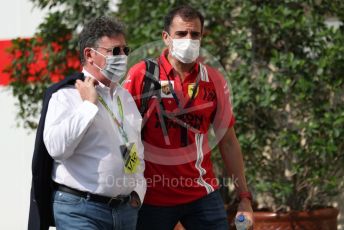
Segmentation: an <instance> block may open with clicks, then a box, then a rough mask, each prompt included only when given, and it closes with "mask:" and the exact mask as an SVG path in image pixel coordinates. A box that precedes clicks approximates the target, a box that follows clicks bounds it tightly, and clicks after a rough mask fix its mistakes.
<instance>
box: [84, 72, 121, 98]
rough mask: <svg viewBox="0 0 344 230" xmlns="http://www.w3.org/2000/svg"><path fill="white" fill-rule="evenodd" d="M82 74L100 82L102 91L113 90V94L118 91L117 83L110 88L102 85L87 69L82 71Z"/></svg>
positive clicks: (99, 85)
mask: <svg viewBox="0 0 344 230" xmlns="http://www.w3.org/2000/svg"><path fill="white" fill-rule="evenodd" d="M82 73H83V74H84V75H85V77H91V78H94V79H96V80H97V82H98V87H100V88H101V89H107V90H111V91H113V92H115V91H116V88H117V85H118V84H116V83H111V85H110V87H108V86H106V85H104V84H103V83H101V82H100V81H98V79H97V78H95V77H94V76H93V75H92V74H90V73H89V72H88V71H87V70H86V69H85V68H83V69H82Z"/></svg>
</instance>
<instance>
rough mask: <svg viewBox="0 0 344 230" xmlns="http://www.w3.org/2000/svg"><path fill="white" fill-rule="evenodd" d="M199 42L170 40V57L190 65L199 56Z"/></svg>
mask: <svg viewBox="0 0 344 230" xmlns="http://www.w3.org/2000/svg"><path fill="white" fill-rule="evenodd" d="M200 45H201V44H200V40H192V39H172V47H170V52H171V55H172V56H173V57H175V58H177V59H178V60H179V61H181V62H183V63H192V62H194V61H195V60H196V59H197V58H198V56H199V48H200Z"/></svg>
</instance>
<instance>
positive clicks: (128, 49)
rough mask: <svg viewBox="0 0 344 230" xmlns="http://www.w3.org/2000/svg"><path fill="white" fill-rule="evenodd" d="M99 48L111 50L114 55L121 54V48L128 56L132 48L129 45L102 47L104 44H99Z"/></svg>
mask: <svg viewBox="0 0 344 230" xmlns="http://www.w3.org/2000/svg"><path fill="white" fill-rule="evenodd" d="M97 48H102V49H105V50H106V51H107V52H111V53H112V55H113V56H116V55H119V54H120V53H121V50H122V51H123V53H124V54H125V55H127V56H128V55H129V53H130V48H129V47H128V46H124V47H120V46H115V47H113V48H106V47H102V46H97Z"/></svg>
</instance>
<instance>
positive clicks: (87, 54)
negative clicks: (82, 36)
mask: <svg viewBox="0 0 344 230" xmlns="http://www.w3.org/2000/svg"><path fill="white" fill-rule="evenodd" d="M92 56H93V55H92V49H91V48H89V47H86V48H85V49H84V57H85V60H86V62H87V63H90V64H92V63H93V57H92Z"/></svg>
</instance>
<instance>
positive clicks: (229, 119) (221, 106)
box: [207, 66, 235, 130]
mask: <svg viewBox="0 0 344 230" xmlns="http://www.w3.org/2000/svg"><path fill="white" fill-rule="evenodd" d="M207 72H208V76H209V78H210V79H211V81H212V82H213V84H214V86H215V90H216V99H217V108H216V111H215V113H214V114H213V126H214V129H215V130H218V129H228V128H232V127H233V126H234V124H235V117H234V113H233V110H232V100H231V94H230V85H228V83H229V81H226V79H225V78H224V77H223V75H222V74H221V73H220V72H219V71H218V70H216V69H214V68H211V67H208V66H207Z"/></svg>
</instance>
